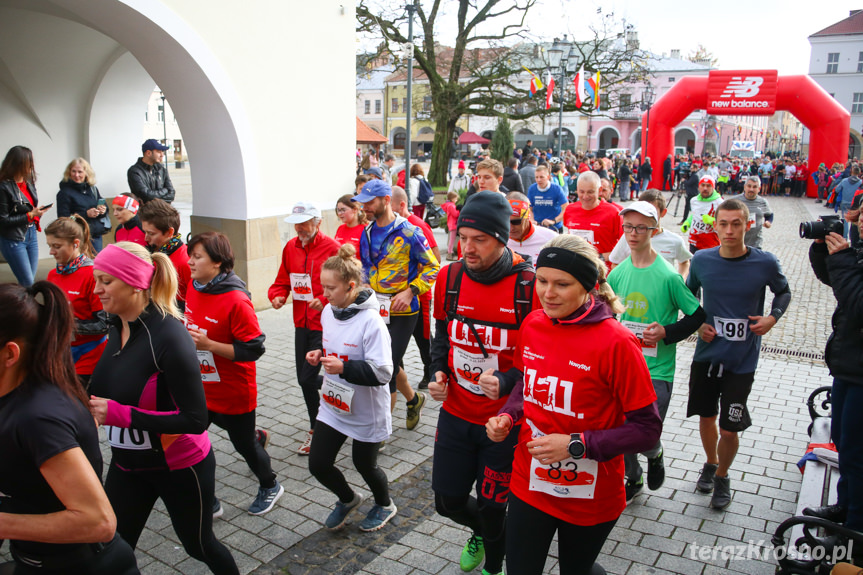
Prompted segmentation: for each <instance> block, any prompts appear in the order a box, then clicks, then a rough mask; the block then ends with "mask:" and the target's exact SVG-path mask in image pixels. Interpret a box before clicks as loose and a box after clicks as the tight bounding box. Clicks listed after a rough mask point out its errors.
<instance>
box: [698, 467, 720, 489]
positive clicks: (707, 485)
mask: <svg viewBox="0 0 863 575" xmlns="http://www.w3.org/2000/svg"><path fill="white" fill-rule="evenodd" d="M717 467H719V466H718V465H716V464H715V463H705V464H704V467H703V468H702V469H701V475H700V476H699V477H698V482H697V483H696V484H695V488H696V489H697V490H699V491H700V492H702V493H712V492H713V476H714V475H716V468H717Z"/></svg>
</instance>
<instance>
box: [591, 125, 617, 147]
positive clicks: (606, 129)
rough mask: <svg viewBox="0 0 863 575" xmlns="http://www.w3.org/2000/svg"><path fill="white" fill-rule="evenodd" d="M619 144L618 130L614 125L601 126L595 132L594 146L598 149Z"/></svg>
mask: <svg viewBox="0 0 863 575" xmlns="http://www.w3.org/2000/svg"><path fill="white" fill-rule="evenodd" d="M619 144H620V132H618V131H617V128H615V127H614V126H603V127H602V128H600V129H599V132H597V134H596V147H597V148H598V149H600V150H608V149H610V148H617V147H619Z"/></svg>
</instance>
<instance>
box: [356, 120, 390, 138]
mask: <svg viewBox="0 0 863 575" xmlns="http://www.w3.org/2000/svg"><path fill="white" fill-rule="evenodd" d="M357 143H358V144H385V143H387V139H386V138H385V137H383V136H381V135H380V134H378V133H377V132H375V131H374V130H372V129H371V128H369V126H368V124H366V123H365V122H363V121H362V120H360V119H359V118H357Z"/></svg>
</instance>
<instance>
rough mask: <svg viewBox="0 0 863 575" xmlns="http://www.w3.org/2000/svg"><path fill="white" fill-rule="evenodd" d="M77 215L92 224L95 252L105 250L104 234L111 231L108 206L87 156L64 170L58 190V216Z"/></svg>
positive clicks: (77, 159)
mask: <svg viewBox="0 0 863 575" xmlns="http://www.w3.org/2000/svg"><path fill="white" fill-rule="evenodd" d="M72 214H78V215H79V216H81V217H82V218H84V220H85V221H86V222H87V224H88V225H89V226H90V241H91V242H93V249H94V250H96V253H99V252H100V251H102V236H103V235H105V234H106V233H108V232H109V231H111V219H110V217H109V216H108V206H106V205H105V200H104V198H102V196H101V195H100V194H99V188H97V187H96V174H95V172H93V168H92V167H91V166H90V163H89V162H87V160H85V159H84V158H75V159H74V160H72V161H71V162H69V165H68V166H66V170H65V171H64V172H63V179H62V180H61V181H60V191H59V192H57V217H60V218H68V217H69V216H71V215H72Z"/></svg>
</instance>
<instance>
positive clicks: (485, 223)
mask: <svg viewBox="0 0 863 575" xmlns="http://www.w3.org/2000/svg"><path fill="white" fill-rule="evenodd" d="M511 215H512V206H510V205H509V202H507V201H506V198H505V197H504V195H503V194H501V193H500V192H490V191H482V192H477V193H475V194H474V195H472V196H471V197H469V198H468V199H467V202H465V204H464V207H463V208H462V209H461V212H459V215H458V226H457V228H473V229H475V230H479V231H481V232H485V233H487V234H488V235H490V236H492V237H493V238H495V239H496V240H497V241H499V242H500V243H502V244H503V245H506V243H507V242H508V241H509V217H510V216H511Z"/></svg>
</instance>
